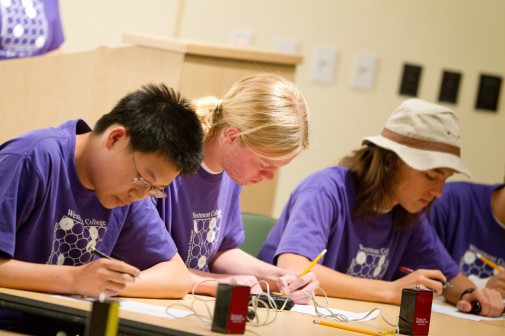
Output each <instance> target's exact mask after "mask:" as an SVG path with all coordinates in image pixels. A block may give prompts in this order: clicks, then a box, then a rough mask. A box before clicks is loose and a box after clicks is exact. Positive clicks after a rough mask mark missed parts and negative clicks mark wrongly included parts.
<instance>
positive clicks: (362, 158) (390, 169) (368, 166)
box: [339, 143, 419, 228]
mask: <svg viewBox="0 0 505 336" xmlns="http://www.w3.org/2000/svg"><path fill="white" fill-rule="evenodd" d="M399 162H400V158H399V157H398V155H396V154H395V153H394V152H392V151H390V150H387V149H384V148H381V147H378V146H376V145H374V144H372V143H367V144H366V145H365V146H363V147H361V148H360V149H357V150H355V151H353V152H352V154H351V155H349V156H346V157H344V158H343V159H342V160H341V161H340V163H339V165H342V166H345V167H348V168H349V171H350V173H351V175H352V177H353V181H354V186H355V189H356V203H355V207H354V209H353V211H352V215H353V217H355V218H356V217H361V216H363V217H364V218H370V217H374V216H377V215H378V214H380V213H381V212H383V211H385V210H387V206H388V205H389V204H391V190H392V188H393V186H394V184H395V183H396V171H397V170H398V164H399ZM392 211H393V225H394V227H395V228H402V227H408V226H411V225H413V224H414V223H416V222H417V221H418V218H419V213H416V214H412V213H409V212H408V211H407V210H405V209H404V208H403V207H402V206H400V205H396V206H395V207H394V208H393V209H392Z"/></svg>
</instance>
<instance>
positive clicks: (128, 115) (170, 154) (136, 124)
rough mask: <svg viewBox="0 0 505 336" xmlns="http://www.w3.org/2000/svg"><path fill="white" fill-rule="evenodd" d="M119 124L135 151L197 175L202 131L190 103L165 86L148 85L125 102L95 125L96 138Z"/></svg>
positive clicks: (120, 102)
mask: <svg viewBox="0 0 505 336" xmlns="http://www.w3.org/2000/svg"><path fill="white" fill-rule="evenodd" d="M114 124H119V125H122V126H123V127H125V128H126V129H127V131H128V135H129V137H130V147H131V150H132V151H138V152H143V153H155V154H159V155H161V156H164V157H167V158H168V159H169V160H170V161H171V162H172V163H173V164H174V165H175V167H176V168H177V170H179V171H180V172H181V173H183V174H185V173H193V172H195V171H196V170H197V169H198V167H199V166H200V163H201V162H202V159H203V130H202V126H201V124H200V121H199V120H198V118H197V116H196V113H195V112H194V111H193V110H192V109H191V107H190V105H189V102H188V101H187V100H186V99H184V98H181V97H180V95H179V94H178V93H176V92H175V91H174V90H173V89H172V88H167V87H166V86H165V85H164V84H160V85H154V84H147V85H144V86H143V87H142V88H141V89H139V90H137V91H134V92H131V93H129V94H128V95H126V96H125V97H124V98H122V99H121V100H120V101H119V102H118V103H117V104H116V106H115V107H114V108H113V109H112V111H111V112H109V113H107V114H105V115H103V116H102V117H101V118H100V119H99V120H98V121H97V123H96V124H95V128H94V130H93V133H94V134H101V133H103V132H104V131H105V130H106V129H107V128H108V127H110V126H112V125H114Z"/></svg>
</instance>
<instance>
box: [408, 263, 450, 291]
mask: <svg viewBox="0 0 505 336" xmlns="http://www.w3.org/2000/svg"><path fill="white" fill-rule="evenodd" d="M400 272H403V273H407V274H408V273H412V272H414V270H413V269H411V268H408V267H406V266H400ZM434 280H436V281H439V282H441V283H442V285H444V288H447V287H452V285H451V283H449V282H447V281H444V280H440V279H434Z"/></svg>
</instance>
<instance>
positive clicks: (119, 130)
mask: <svg viewBox="0 0 505 336" xmlns="http://www.w3.org/2000/svg"><path fill="white" fill-rule="evenodd" d="M127 137H128V131H127V130H126V128H124V127H123V126H115V127H113V128H111V129H110V130H108V134H107V139H106V141H105V146H106V147H107V148H108V149H111V148H112V146H114V145H115V144H117V143H118V142H119V141H120V140H125V139H126V138H127Z"/></svg>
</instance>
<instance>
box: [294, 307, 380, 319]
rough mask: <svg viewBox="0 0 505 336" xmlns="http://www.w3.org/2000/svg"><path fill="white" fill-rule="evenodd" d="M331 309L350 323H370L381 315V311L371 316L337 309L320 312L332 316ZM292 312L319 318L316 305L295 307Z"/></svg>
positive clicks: (321, 310) (322, 309)
mask: <svg viewBox="0 0 505 336" xmlns="http://www.w3.org/2000/svg"><path fill="white" fill-rule="evenodd" d="M327 309H329V310H330V311H331V312H332V313H333V314H341V315H343V316H344V317H346V318H347V319H348V320H349V321H353V320H360V321H369V320H373V319H374V318H375V317H377V315H379V310H378V309H377V310H375V311H373V312H372V313H371V314H370V315H368V316H366V315H367V314H368V313H370V312H364V313H353V312H349V311H345V310H340V309H335V308H330V307H328V308H319V312H320V313H323V314H325V315H326V314H327V315H330V313H329V312H328V311H327ZM291 311H295V312H299V313H303V314H308V315H313V316H318V315H317V313H316V308H315V307H314V305H295V306H294V307H293V308H292V309H291ZM365 316H366V318H365Z"/></svg>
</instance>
